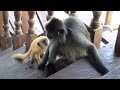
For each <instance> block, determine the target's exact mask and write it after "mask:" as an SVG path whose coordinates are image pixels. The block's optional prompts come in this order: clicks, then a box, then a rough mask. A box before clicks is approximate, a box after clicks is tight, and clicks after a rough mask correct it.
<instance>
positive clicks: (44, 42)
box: [37, 38, 49, 48]
mask: <svg viewBox="0 0 120 90" xmlns="http://www.w3.org/2000/svg"><path fill="white" fill-rule="evenodd" d="M48 44H49V40H48V38H43V39H42V40H40V41H39V42H38V43H37V45H38V46H40V47H41V48H46V47H47V46H48Z"/></svg>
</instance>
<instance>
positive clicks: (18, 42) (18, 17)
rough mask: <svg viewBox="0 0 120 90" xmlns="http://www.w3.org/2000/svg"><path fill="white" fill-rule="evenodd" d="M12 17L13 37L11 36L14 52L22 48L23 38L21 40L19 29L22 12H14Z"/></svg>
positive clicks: (20, 30)
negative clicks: (13, 25) (13, 17)
mask: <svg viewBox="0 0 120 90" xmlns="http://www.w3.org/2000/svg"><path fill="white" fill-rule="evenodd" d="M14 16H15V21H14V24H15V27H16V28H15V35H13V50H16V49H18V48H20V47H22V46H23V42H24V40H23V39H24V38H23V33H22V29H21V25H22V20H21V17H22V11H14Z"/></svg>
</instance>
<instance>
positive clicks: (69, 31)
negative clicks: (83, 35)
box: [65, 26, 73, 35]
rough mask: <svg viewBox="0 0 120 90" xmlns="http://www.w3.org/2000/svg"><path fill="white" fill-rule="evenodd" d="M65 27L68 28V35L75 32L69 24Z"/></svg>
mask: <svg viewBox="0 0 120 90" xmlns="http://www.w3.org/2000/svg"><path fill="white" fill-rule="evenodd" d="M65 28H66V29H67V33H68V35H71V33H72V32H73V31H72V29H71V28H69V27H67V26H66V27H65Z"/></svg>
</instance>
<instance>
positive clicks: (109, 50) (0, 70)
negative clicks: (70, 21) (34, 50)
mask: <svg viewBox="0 0 120 90" xmlns="http://www.w3.org/2000/svg"><path fill="white" fill-rule="evenodd" d="M114 45H115V40H111V42H109V43H108V44H107V45H106V46H104V47H102V48H100V49H98V52H99V54H100V56H101V59H102V62H103V64H104V65H105V66H106V67H107V68H108V69H109V71H110V72H109V73H107V74H106V75H104V76H101V75H100V74H99V73H98V72H97V71H96V70H95V69H94V68H93V67H92V66H91V65H90V64H89V63H88V61H87V59H86V58H83V59H81V60H79V61H77V62H75V63H73V64H71V65H69V66H67V67H65V68H63V69H62V70H60V71H58V72H56V73H55V74H53V75H51V76H49V77H47V78H46V77H45V73H44V72H43V71H40V70H37V64H36V63H34V67H33V68H29V67H28V64H29V63H30V59H28V58H26V59H25V60H23V61H18V60H14V59H12V58H10V57H11V56H12V55H13V54H15V53H24V52H25V46H23V47H21V48H19V49H17V50H15V51H13V50H12V47H11V48H9V49H6V50H4V51H2V52H1V53H0V79H45V78H46V79H106V78H119V68H120V66H119V65H120V58H119V57H115V56H114ZM8 51H9V52H8ZM104 52H106V53H104ZM116 67H117V68H116Z"/></svg>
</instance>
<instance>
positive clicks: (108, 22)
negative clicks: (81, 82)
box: [105, 11, 113, 25]
mask: <svg viewBox="0 0 120 90" xmlns="http://www.w3.org/2000/svg"><path fill="white" fill-rule="evenodd" d="M112 15H113V11H107V12H106V17H105V25H111V21H112Z"/></svg>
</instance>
